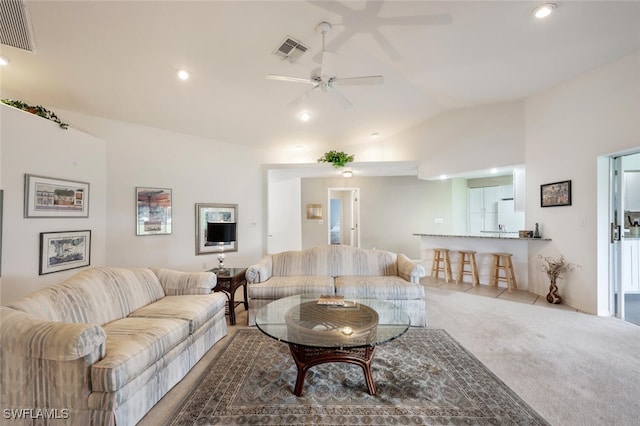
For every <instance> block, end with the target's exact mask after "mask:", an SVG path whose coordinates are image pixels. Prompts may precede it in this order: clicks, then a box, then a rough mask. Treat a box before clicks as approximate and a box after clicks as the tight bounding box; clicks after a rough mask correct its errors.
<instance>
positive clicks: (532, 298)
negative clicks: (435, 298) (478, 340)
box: [420, 276, 577, 311]
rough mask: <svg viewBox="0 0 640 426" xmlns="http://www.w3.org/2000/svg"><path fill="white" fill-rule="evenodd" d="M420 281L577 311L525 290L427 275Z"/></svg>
mask: <svg viewBox="0 0 640 426" xmlns="http://www.w3.org/2000/svg"><path fill="white" fill-rule="evenodd" d="M420 283H421V284H422V285H424V286H425V287H427V289H428V288H438V289H441V290H447V291H460V292H463V293H467V294H475V295H477V296H484V297H495V298H497V299H503V300H511V301H512V302H519V303H527V304H529V305H543V306H546V307H548V308H554V309H564V310H568V311H577V309H575V308H572V307H571V306H567V305H564V304H559V305H554V304H551V303H549V302H547V299H546V297H545V296H538V295H537V294H533V293H529V292H528V291H526V290H512V291H511V293H507V289H506V288H505V287H489V286H487V285H486V284H480V285H479V286H476V287H474V286H473V285H471V284H470V283H466V282H463V283H460V284H456V283H455V281H453V282H448V283H447V282H445V281H444V279H442V278H438V279H434V278H431V277H429V276H427V277H425V278H422V279H421V280H420Z"/></svg>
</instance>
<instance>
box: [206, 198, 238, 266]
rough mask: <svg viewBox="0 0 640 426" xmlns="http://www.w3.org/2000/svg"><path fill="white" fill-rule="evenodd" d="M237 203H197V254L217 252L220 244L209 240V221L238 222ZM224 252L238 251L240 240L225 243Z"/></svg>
mask: <svg viewBox="0 0 640 426" xmlns="http://www.w3.org/2000/svg"><path fill="white" fill-rule="evenodd" d="M237 222H238V205H237V204H206V203H198V204H196V255H200V254H216V253H218V252H219V251H220V245H219V244H217V243H215V242H208V241H207V227H208V226H207V225H208V224H209V223H237ZM223 247H224V252H225V253H227V252H230V251H238V241H237V238H236V241H230V242H228V243H225V244H224V246H223Z"/></svg>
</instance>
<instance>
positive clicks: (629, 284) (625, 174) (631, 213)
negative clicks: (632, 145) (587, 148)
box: [609, 153, 640, 325]
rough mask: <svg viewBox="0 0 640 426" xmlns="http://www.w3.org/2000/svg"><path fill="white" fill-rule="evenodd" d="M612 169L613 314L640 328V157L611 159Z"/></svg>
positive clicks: (639, 155)
mask: <svg viewBox="0 0 640 426" xmlns="http://www.w3.org/2000/svg"><path fill="white" fill-rule="evenodd" d="M610 169H611V173H610V188H611V202H610V217H611V225H610V228H611V230H610V232H611V236H610V242H611V247H610V257H609V258H610V265H609V271H610V272H609V276H610V295H611V298H610V301H611V305H612V306H611V311H612V312H614V315H615V316H616V317H618V318H620V319H623V320H625V321H628V322H631V323H634V324H638V325H640V153H635V154H628V155H621V156H614V157H611V159H610Z"/></svg>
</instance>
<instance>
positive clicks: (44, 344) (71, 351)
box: [0, 307, 107, 361]
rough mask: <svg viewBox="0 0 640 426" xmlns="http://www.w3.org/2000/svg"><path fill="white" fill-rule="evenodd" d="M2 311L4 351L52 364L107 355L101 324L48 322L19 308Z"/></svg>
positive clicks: (5, 308) (1, 329) (0, 321)
mask: <svg viewBox="0 0 640 426" xmlns="http://www.w3.org/2000/svg"><path fill="white" fill-rule="evenodd" d="M0 309H1V311H0V323H1V324H2V327H0V341H1V346H2V352H4V351H8V352H12V353H14V354H16V355H18V356H22V357H27V358H38V359H48V360H52V361H70V360H75V359H80V358H82V357H85V356H88V355H91V354H96V353H97V356H94V357H96V358H97V359H99V358H102V357H103V356H104V353H105V350H106V348H105V340H106V338H107V335H106V333H105V332H104V330H103V328H102V327H100V326H99V325H97V324H86V323H80V324H76V323H64V322H53V321H46V320H43V319H40V318H38V317H36V316H34V315H31V314H28V313H26V312H22V311H18V310H16V309H12V308H8V307H2V308H0ZM97 359H96V360H95V361H97Z"/></svg>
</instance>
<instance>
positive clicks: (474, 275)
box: [456, 250, 480, 287]
mask: <svg viewBox="0 0 640 426" xmlns="http://www.w3.org/2000/svg"><path fill="white" fill-rule="evenodd" d="M458 253H459V254H460V258H459V259H460V260H459V261H458V275H457V276H456V284H460V283H461V282H462V278H463V275H469V276H471V284H473V286H474V287H475V286H477V285H480V279H479V278H478V264H477V263H476V252H475V251H473V250H458ZM465 265H469V270H466V269H465Z"/></svg>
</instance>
